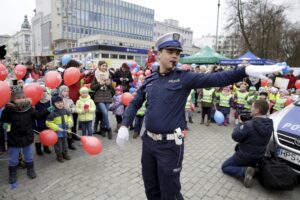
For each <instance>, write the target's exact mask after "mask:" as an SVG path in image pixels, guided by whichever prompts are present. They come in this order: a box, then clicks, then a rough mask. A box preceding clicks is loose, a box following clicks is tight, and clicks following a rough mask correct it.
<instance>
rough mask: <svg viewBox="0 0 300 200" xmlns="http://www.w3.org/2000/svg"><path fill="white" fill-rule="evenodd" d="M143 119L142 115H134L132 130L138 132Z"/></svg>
mask: <svg viewBox="0 0 300 200" xmlns="http://www.w3.org/2000/svg"><path fill="white" fill-rule="evenodd" d="M143 121H144V115H143V116H140V115H136V116H135V119H134V132H135V133H138V134H140V132H141V129H142V125H143Z"/></svg>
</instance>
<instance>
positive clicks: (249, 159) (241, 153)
mask: <svg viewBox="0 0 300 200" xmlns="http://www.w3.org/2000/svg"><path fill="white" fill-rule="evenodd" d="M268 110H269V104H268V102H267V101H265V100H256V101H255V102H254V103H253V104H252V108H251V116H252V117H253V118H252V119H250V120H249V121H246V122H244V123H240V124H239V125H237V126H236V127H235V128H234V130H233V133H232V138H233V140H234V141H236V142H238V144H237V145H236V146H235V153H234V154H233V156H231V157H230V158H228V159H227V160H226V161H225V162H224V163H223V165H222V171H223V172H224V173H225V174H229V175H231V176H234V177H236V178H238V179H241V180H244V185H245V187H251V186H252V177H253V175H254V172H255V170H254V167H256V166H257V164H258V163H259V162H260V161H261V160H262V158H263V156H264V154H265V151H266V147H267V144H268V142H269V140H270V137H271V135H272V132H273V121H272V120H271V119H269V118H267V113H268Z"/></svg>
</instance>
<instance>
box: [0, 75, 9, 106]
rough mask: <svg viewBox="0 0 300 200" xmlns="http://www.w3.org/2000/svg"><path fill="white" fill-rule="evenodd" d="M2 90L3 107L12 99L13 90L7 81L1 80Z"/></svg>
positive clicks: (0, 102)
mask: <svg viewBox="0 0 300 200" xmlns="http://www.w3.org/2000/svg"><path fill="white" fill-rule="evenodd" d="M0 91H1V98H0V108H2V107H3V106H5V105H6V104H7V103H8V102H9V101H10V95H11V91H10V88H9V86H8V85H7V83H6V82H4V81H0Z"/></svg>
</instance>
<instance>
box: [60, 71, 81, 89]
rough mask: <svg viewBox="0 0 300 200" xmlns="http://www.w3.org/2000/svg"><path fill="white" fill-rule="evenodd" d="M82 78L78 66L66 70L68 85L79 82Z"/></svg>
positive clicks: (65, 81)
mask: <svg viewBox="0 0 300 200" xmlns="http://www.w3.org/2000/svg"><path fill="white" fill-rule="evenodd" d="M79 79H80V71H79V69H78V68H76V67H70V68H68V69H66V71H65V72H64V83H65V84H66V85H67V86H70V85H73V84H75V83H77V82H78V81H79Z"/></svg>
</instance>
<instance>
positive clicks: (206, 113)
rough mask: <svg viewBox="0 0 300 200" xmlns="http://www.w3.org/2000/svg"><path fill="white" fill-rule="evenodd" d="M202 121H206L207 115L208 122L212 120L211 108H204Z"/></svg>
mask: <svg viewBox="0 0 300 200" xmlns="http://www.w3.org/2000/svg"><path fill="white" fill-rule="evenodd" d="M201 114H202V119H203V120H204V118H205V115H207V120H210V115H211V107H202V113H201Z"/></svg>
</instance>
